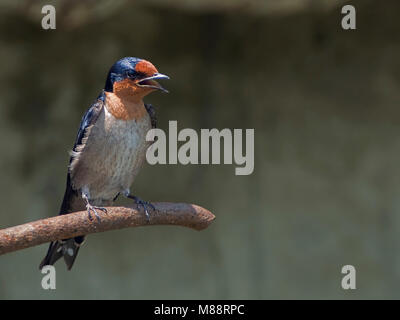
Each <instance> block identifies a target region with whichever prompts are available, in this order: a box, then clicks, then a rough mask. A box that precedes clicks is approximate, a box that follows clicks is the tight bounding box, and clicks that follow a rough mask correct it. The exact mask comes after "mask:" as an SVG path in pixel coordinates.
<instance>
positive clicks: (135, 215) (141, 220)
mask: <svg viewBox="0 0 400 320" xmlns="http://www.w3.org/2000/svg"><path fill="white" fill-rule="evenodd" d="M152 204H153V205H154V207H155V209H156V210H152V209H149V214H150V221H147V219H146V215H145V214H144V212H143V210H138V209H137V207H136V206H134V207H108V208H107V211H108V212H107V213H103V212H101V211H99V215H100V217H101V221H97V219H96V218H95V217H94V215H93V214H92V216H93V220H89V219H88V213H87V211H79V212H73V213H70V214H66V215H60V216H56V217H51V218H48V219H42V220H37V221H34V222H29V223H25V224H22V225H19V226H15V227H11V228H7V229H2V230H0V255H2V254H5V253H8V252H12V251H16V250H21V249H24V248H28V247H33V246H37V245H39V244H42V243H46V242H50V241H54V240H59V239H68V238H72V237H76V236H79V235H86V234H90V233H95V232H104V231H108V230H115V229H122V228H128V227H140V226H149V225H177V226H183V227H188V228H192V229H195V230H202V229H205V228H207V227H208V226H209V224H210V223H211V222H212V221H213V220H214V219H215V216H214V215H213V214H212V213H211V212H210V211H208V210H206V209H204V208H202V207H199V206H196V205H194V204H187V203H168V202H158V203H152Z"/></svg>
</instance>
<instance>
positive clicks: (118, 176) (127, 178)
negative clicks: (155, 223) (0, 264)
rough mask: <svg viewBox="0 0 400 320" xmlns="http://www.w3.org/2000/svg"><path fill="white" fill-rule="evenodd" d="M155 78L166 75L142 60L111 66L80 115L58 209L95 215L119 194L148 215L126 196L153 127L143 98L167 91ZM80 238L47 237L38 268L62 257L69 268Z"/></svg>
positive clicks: (129, 59) (152, 116) (153, 120)
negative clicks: (102, 84) (54, 239)
mask: <svg viewBox="0 0 400 320" xmlns="http://www.w3.org/2000/svg"><path fill="white" fill-rule="evenodd" d="M158 79H169V77H168V76H166V75H163V74H161V73H159V72H158V71H157V69H156V68H155V67H154V65H153V64H151V63H150V62H148V61H146V60H143V59H139V58H132V57H127V58H123V59H121V60H119V61H117V62H116V63H115V64H114V65H113V66H112V67H111V69H110V71H109V73H108V76H107V80H106V84H105V87H104V89H103V90H102V92H101V93H100V95H99V96H98V98H97V100H96V101H95V102H94V103H93V104H92V105H91V106H90V107H89V109H88V110H87V111H86V113H85V115H84V116H83V118H82V121H81V124H80V128H79V131H78V135H77V137H76V141H75V144H74V147H73V149H72V151H71V158H70V163H69V167H68V174H67V186H66V190H65V194H64V199H63V202H62V204H61V209H60V213H59V214H68V213H71V212H75V211H81V210H85V209H87V211H88V218H89V219H91V220H92V219H93V216H92V214H94V216H95V217H96V218H97V219H98V220H101V219H100V215H99V211H104V212H106V211H107V210H106V209H105V208H104V206H110V205H111V204H112V203H113V202H114V201H115V200H116V199H117V198H118V196H119V195H120V194H122V195H124V196H126V197H128V198H131V199H134V200H135V202H136V203H137V205H141V206H143V208H144V210H145V213H146V216H147V218H149V215H148V211H147V206H149V207H153V206H152V205H151V204H150V203H148V202H146V201H142V200H140V199H139V198H138V197H136V196H134V195H132V194H131V192H130V186H131V185H132V183H133V181H134V179H135V177H136V175H137V174H138V171H139V169H140V167H141V166H142V164H143V162H144V160H145V155H146V149H147V148H148V146H149V145H150V142H147V141H146V139H145V137H146V134H147V132H148V130H150V129H151V128H154V127H155V126H156V118H155V112H154V108H153V107H152V106H151V105H148V104H145V103H144V102H143V98H144V97H145V96H146V95H148V94H149V93H151V92H153V91H155V90H161V91H164V92H168V91H167V90H165V89H164V88H163V87H162V86H161V85H160V84H159V83H158V82H157V80H158ZM153 209H154V207H153ZM83 241H84V236H83V235H82V236H79V237H75V238H73V239H65V240H59V241H54V242H51V243H50V247H49V249H48V252H47V254H46V256H45V257H44V259H43V261H42V262H41V263H40V266H39V268H40V269H42V268H43V266H45V265H53V264H54V263H55V262H56V261H57V260H58V259H60V258H61V257H64V260H65V263H66V265H67V268H68V270H70V269H71V268H72V265H73V264H74V261H75V259H76V256H77V254H78V251H79V248H80V246H81V245H82V243H83Z"/></svg>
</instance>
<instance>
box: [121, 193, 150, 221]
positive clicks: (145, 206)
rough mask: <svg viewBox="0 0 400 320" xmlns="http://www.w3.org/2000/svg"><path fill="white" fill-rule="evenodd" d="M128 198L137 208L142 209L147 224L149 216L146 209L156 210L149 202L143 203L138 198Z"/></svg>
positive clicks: (130, 196)
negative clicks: (140, 207)
mask: <svg viewBox="0 0 400 320" xmlns="http://www.w3.org/2000/svg"><path fill="white" fill-rule="evenodd" d="M128 198H129V199H133V200H134V201H135V203H136V204H137V206H138V207H139V206H142V207H143V209H144V213H145V214H146V220H147V222H149V221H150V215H149V212H148V211H147V207H150V208H152V209H153V210H156V208H155V207H154V206H153V205H152V204H151V203H150V202H148V201H144V200H142V199H140V198H139V197H136V196H132V195H128Z"/></svg>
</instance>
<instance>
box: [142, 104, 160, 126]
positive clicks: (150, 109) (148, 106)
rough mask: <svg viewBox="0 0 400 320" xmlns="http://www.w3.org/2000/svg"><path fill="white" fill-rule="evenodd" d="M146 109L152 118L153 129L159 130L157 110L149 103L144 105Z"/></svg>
mask: <svg viewBox="0 0 400 320" xmlns="http://www.w3.org/2000/svg"><path fill="white" fill-rule="evenodd" d="M144 107H145V108H146V110H147V113H148V114H149V116H150V120H151V127H152V128H157V117H156V110H155V108H154V107H153V106H152V105H151V104H148V103H145V104H144Z"/></svg>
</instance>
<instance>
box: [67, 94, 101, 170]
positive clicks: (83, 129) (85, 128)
mask: <svg viewBox="0 0 400 320" xmlns="http://www.w3.org/2000/svg"><path fill="white" fill-rule="evenodd" d="M104 104H105V95H104V91H103V92H102V93H101V94H100V95H99V97H98V98H97V100H96V101H95V102H94V103H93V104H92V105H91V106H90V107H89V109H88V110H87V111H86V113H85V114H84V115H83V117H82V120H81V124H80V125H79V130H78V134H77V136H76V140H75V144H74V147H73V148H72V155H71V158H70V164H71V163H72V162H73V160H74V156H76V153H79V152H80V151H82V149H83V148H84V147H85V143H86V140H87V137H88V136H89V133H90V129H91V128H92V126H93V125H94V124H95V123H96V120H97V118H98V117H99V115H100V112H101V110H102V109H103V108H104Z"/></svg>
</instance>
